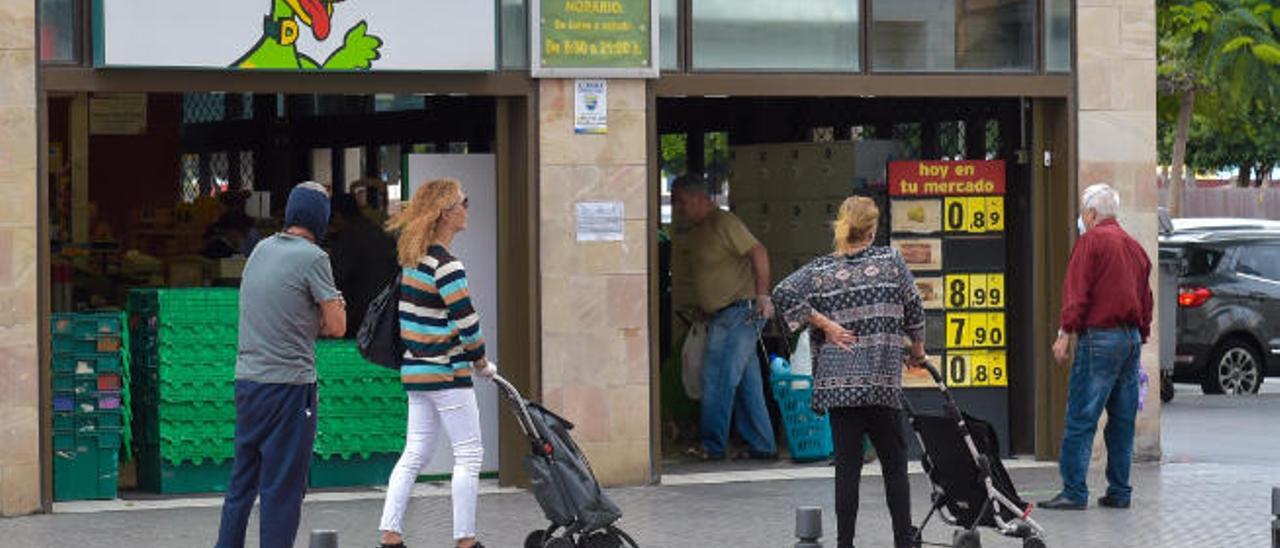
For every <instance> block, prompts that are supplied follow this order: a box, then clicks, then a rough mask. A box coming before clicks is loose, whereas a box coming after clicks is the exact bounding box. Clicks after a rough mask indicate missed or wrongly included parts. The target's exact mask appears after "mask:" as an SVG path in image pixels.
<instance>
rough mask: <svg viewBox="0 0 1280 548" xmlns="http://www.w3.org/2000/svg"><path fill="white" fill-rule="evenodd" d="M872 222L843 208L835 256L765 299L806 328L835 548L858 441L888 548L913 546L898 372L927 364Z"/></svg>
mask: <svg viewBox="0 0 1280 548" xmlns="http://www.w3.org/2000/svg"><path fill="white" fill-rule="evenodd" d="M879 219H880V210H879V209H878V208H877V207H876V205H875V202H873V201H872V200H871V199H870V198H865V197H858V196H855V197H852V198H849V199H847V200H845V201H844V203H843V204H842V205H841V206H840V214H839V217H838V218H837V219H836V222H835V224H834V232H835V252H834V253H832V254H830V255H824V256H822V257H818V258H817V259H814V260H813V262H811V263H809V264H807V265H805V266H804V267H803V268H801V269H800V270H797V271H796V272H795V273H793V274H792V275H790V276H788V277H787V278H786V279H785V280H783V281H782V283H780V284H778V287H777V288H776V289H774V296H773V299H774V302H775V303H777V306H778V310H779V311H780V312H781V314H782V317H783V318H784V320H785V321H786V323H787V327H788V328H789V329H790V330H792V331H796V330H799V329H802V328H805V327H807V328H809V329H810V334H811V337H812V340H813V348H814V354H815V356H816V357H815V360H814V368H813V376H814V383H813V407H814V410H816V411H818V412H819V413H824V412H830V414H831V433H832V441H833V442H834V445H835V451H836V531H837V544H836V546H837V548H852V547H853V535H854V528H855V525H856V523H857V519H858V484H859V483H860V481H861V478H862V438H863V435H864V434H866V435H867V436H868V437H870V439H871V443H872V445H874V446H875V449H876V453H877V454H878V455H879V457H880V466H881V468H882V469H883V471H884V481H885V498H886V499H888V503H889V513H890V515H891V516H892V518H893V537H894V544H895V546H897V547H899V548H902V547H906V546H911V541H912V537H914V536H915V530H914V528H913V527H912V526H911V486H910V484H909V483H908V481H907V438H906V432H905V431H904V430H903V428H902V420H903V418H902V404H901V398H902V369H903V366H904V365H908V366H916V365H919V364H920V363H921V362H923V361H924V359H925V355H924V308H923V306H922V304H921V302H920V294H919V292H918V291H917V289H916V285H915V280H914V279H913V278H912V276H911V272H910V271H909V270H908V269H907V265H906V262H905V261H903V259H902V256H901V255H900V254H899V253H898V251H897V250H895V249H893V248H888V247H877V246H873V245H872V243H873V242H874V241H875V238H876V226H877V225H878V223H879ZM908 341H909V345H908V344H907V343H908ZM908 346H909V350H908Z"/></svg>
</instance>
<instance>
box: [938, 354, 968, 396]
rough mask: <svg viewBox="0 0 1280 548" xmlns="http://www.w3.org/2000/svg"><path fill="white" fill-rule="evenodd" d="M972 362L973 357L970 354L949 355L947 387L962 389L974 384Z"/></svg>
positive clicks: (946, 377)
mask: <svg viewBox="0 0 1280 548" xmlns="http://www.w3.org/2000/svg"><path fill="white" fill-rule="evenodd" d="M972 360H973V355H972V354H971V353H969V352H948V353H947V368H946V372H945V374H944V378H945V380H946V381H947V386H949V387H951V388H960V387H965V386H971V385H972V384H973V378H972V371H973V368H972Z"/></svg>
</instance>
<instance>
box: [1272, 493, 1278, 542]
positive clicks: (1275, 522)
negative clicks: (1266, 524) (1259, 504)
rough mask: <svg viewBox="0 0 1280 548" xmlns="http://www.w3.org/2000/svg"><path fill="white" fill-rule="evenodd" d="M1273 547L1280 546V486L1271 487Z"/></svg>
mask: <svg viewBox="0 0 1280 548" xmlns="http://www.w3.org/2000/svg"><path fill="white" fill-rule="evenodd" d="M1271 517H1272V518H1275V519H1272V520H1271V548H1280V487H1272V488H1271Z"/></svg>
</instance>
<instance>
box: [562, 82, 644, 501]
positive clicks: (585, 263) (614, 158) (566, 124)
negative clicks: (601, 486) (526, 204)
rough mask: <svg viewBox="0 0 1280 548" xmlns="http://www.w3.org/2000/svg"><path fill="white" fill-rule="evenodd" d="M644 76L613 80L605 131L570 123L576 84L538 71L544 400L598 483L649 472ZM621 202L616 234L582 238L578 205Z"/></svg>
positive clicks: (634, 479)
mask: <svg viewBox="0 0 1280 548" xmlns="http://www.w3.org/2000/svg"><path fill="white" fill-rule="evenodd" d="M645 93H646V92H645V82H644V81H639V80H612V81H610V82H609V89H608V107H609V128H608V133H607V134H605V135H576V134H574V131H573V97H574V93H573V81H572V80H542V81H541V83H540V99H539V102H540V120H539V129H538V135H539V138H538V141H539V145H540V146H539V149H540V153H539V158H540V161H539V163H540V166H539V169H540V189H539V191H540V202H541V205H540V214H541V220H540V226H541V234H540V242H541V250H540V252H541V265H540V272H541V273H540V275H541V278H542V279H541V281H542V289H541V293H542V397H543V402H544V403H545V404H546V405H547V406H548V408H550V409H552V410H555V411H557V412H561V413H563V414H564V416H565V418H567V419H569V420H570V421H572V422H574V423H575V424H576V425H577V428H576V429H575V430H574V439H575V440H576V441H577V442H578V444H579V445H581V446H582V448H583V450H584V451H585V452H586V453H587V456H588V457H589V458H590V459H591V463H592V466H593V467H594V468H595V471H596V474H597V475H598V476H599V477H600V480H601V481H602V482H604V483H606V484H609V485H637V484H643V483H647V482H648V481H649V480H650V477H651V472H652V465H653V463H651V462H650V456H649V455H650V420H649V419H650V415H649V412H650V400H649V397H650V394H649V374H650V372H649V295H648V284H649V279H648V274H647V270H646V269H647V267H648V256H649V249H648V243H649V240H650V237H649V235H648V234H647V233H646V230H647V216H648V209H647V205H646V204H647V202H646V200H647V195H648V185H647V181H648V179H647V176H646V170H647V161H648V157H647V155H646V144H645V143H646V142H647V141H646V134H645V131H646V126H645V123H646V118H645V104H646V95H645ZM582 201H616V202H622V203H623V204H624V212H625V238H624V240H623V241H621V242H601V243H580V242H578V241H577V240H576V237H575V230H576V225H575V220H574V204H575V203H577V202H582Z"/></svg>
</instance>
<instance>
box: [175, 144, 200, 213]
mask: <svg viewBox="0 0 1280 548" xmlns="http://www.w3.org/2000/svg"><path fill="white" fill-rule="evenodd" d="M178 185H179V190H178V192H179V196H180V197H181V198H182V201H183V202H184V203H188V204H189V203H191V202H194V201H195V199H196V197H197V196H199V195H200V155H198V154H183V155H182V180H181V181H179V182H178Z"/></svg>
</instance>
